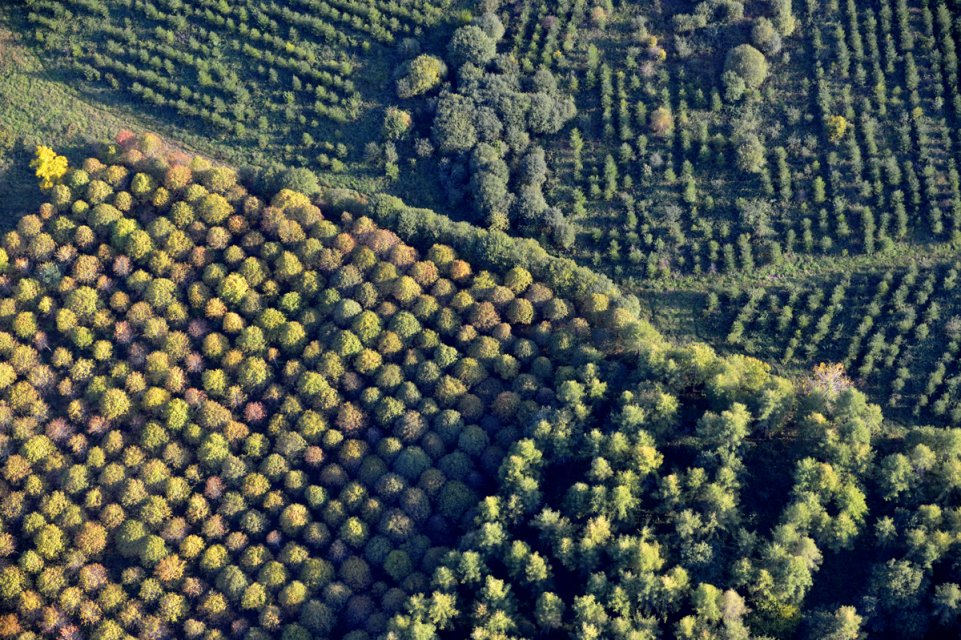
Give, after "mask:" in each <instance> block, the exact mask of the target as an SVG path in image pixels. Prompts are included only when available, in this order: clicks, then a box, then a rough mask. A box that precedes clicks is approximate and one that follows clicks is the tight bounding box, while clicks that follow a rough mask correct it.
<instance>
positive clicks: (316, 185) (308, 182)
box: [277, 167, 320, 196]
mask: <svg viewBox="0 0 961 640" xmlns="http://www.w3.org/2000/svg"><path fill="white" fill-rule="evenodd" d="M277 188H278V189H290V190H291V191H296V192H297V193H303V194H304V195H308V196H310V195H313V194H315V193H318V192H320V182H319V181H318V180H317V174H315V173H314V172H313V171H311V170H310V169H307V168H306V167H292V168H290V169H286V170H284V171H283V172H282V173H281V174H280V177H279V178H278V180H277Z"/></svg>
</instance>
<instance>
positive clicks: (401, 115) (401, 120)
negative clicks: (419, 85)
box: [382, 107, 411, 140]
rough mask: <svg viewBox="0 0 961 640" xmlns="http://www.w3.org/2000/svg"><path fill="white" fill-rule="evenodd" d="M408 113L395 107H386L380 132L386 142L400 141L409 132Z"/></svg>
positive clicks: (409, 121)
mask: <svg viewBox="0 0 961 640" xmlns="http://www.w3.org/2000/svg"><path fill="white" fill-rule="evenodd" d="M410 125H411V117H410V113H409V112H407V111H404V110H403V109H398V108H397V107H387V109H386V110H385V111H384V124H383V126H382V131H383V135H384V138H385V139H387V140H400V139H401V138H403V137H404V136H405V135H407V132H408V131H409V130H410Z"/></svg>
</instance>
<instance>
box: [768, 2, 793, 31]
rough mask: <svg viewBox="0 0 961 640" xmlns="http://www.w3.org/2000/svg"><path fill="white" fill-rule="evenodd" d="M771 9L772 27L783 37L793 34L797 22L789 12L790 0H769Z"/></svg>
mask: <svg viewBox="0 0 961 640" xmlns="http://www.w3.org/2000/svg"><path fill="white" fill-rule="evenodd" d="M771 8H772V10H773V13H774V26H776V27H777V30H778V31H780V32H781V35H783V36H789V35H791V34H792V33H794V29H795V28H796V26H797V20H796V19H795V18H794V14H793V13H792V11H791V0H771Z"/></svg>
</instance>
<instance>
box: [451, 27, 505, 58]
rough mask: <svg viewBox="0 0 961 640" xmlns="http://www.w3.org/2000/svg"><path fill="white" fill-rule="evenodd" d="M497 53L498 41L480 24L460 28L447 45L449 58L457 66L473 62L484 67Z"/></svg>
mask: <svg viewBox="0 0 961 640" xmlns="http://www.w3.org/2000/svg"><path fill="white" fill-rule="evenodd" d="M495 55H497V43H496V42H495V41H494V39H493V38H491V37H490V36H489V35H487V33H486V32H484V30H483V29H481V28H480V27H478V26H475V25H472V24H469V25H466V26H463V27H460V28H458V29H457V30H455V31H454V35H453V36H452V37H451V39H450V43H448V45H447V56H448V59H449V60H450V61H451V62H453V63H454V66H455V67H460V66H461V65H464V64H466V63H468V62H469V63H471V64H474V65H477V66H479V67H483V66H484V65H486V64H487V63H488V62H490V61H491V60H493V59H494V56H495Z"/></svg>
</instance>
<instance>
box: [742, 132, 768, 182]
mask: <svg viewBox="0 0 961 640" xmlns="http://www.w3.org/2000/svg"><path fill="white" fill-rule="evenodd" d="M735 143H736V144H737V147H736V149H735V151H736V152H737V168H738V169H740V170H741V171H746V172H747V173H761V172H762V171H763V170H764V167H765V164H766V159H765V155H764V145H763V144H761V139H760V138H758V137H757V134H755V133H746V134H743V135H741V136H739V137H738V139H737V140H736V142H735Z"/></svg>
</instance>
